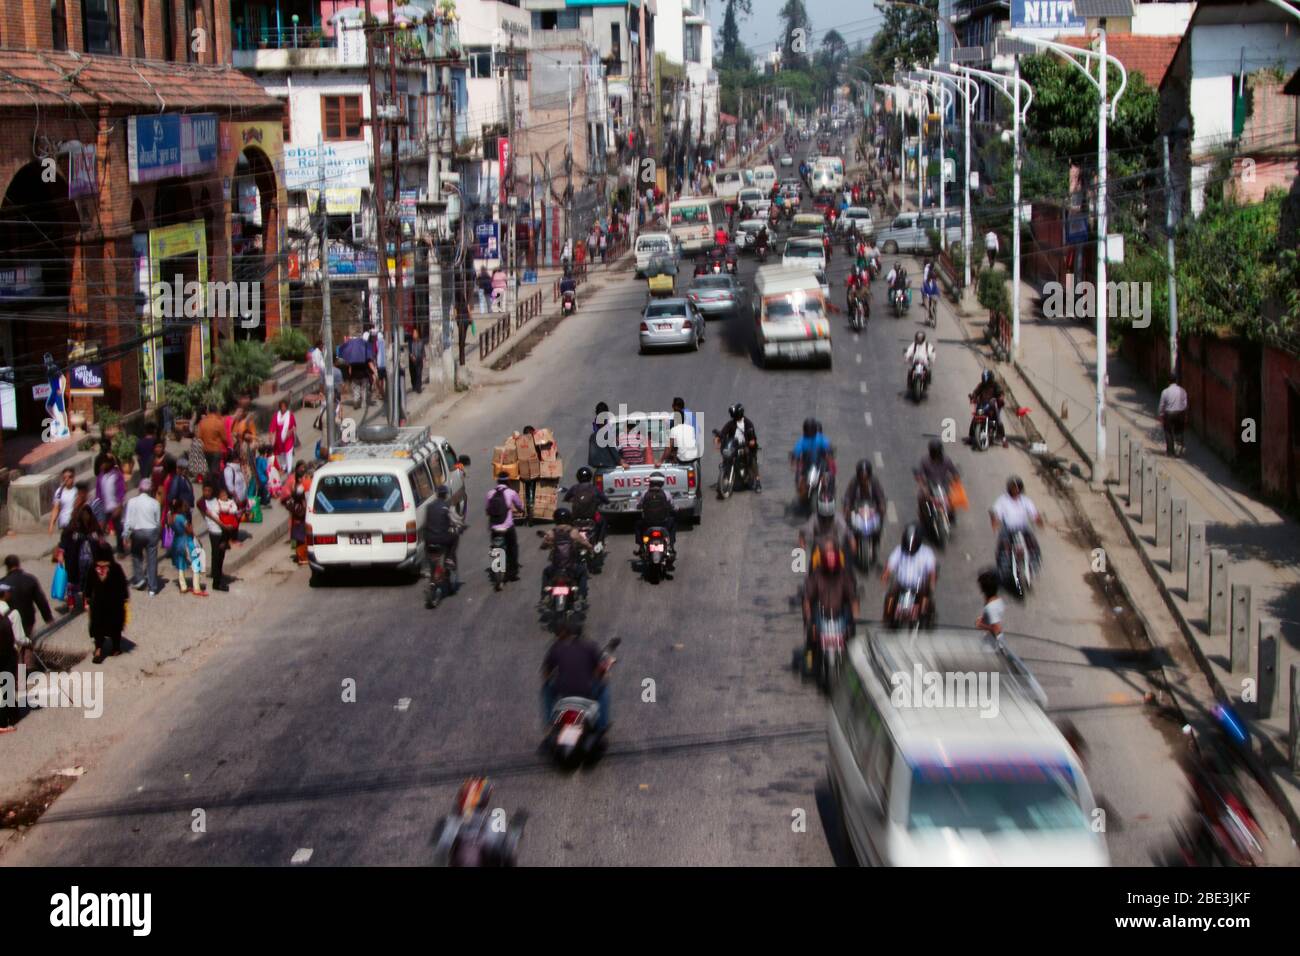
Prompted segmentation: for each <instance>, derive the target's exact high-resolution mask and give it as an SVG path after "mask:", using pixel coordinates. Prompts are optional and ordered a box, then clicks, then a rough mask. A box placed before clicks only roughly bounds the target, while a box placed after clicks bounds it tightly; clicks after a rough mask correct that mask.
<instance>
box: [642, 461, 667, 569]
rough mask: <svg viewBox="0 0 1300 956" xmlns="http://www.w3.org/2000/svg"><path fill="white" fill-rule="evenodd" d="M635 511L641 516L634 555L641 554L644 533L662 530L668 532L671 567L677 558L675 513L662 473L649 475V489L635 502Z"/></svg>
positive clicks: (657, 472)
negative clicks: (653, 529) (656, 529)
mask: <svg viewBox="0 0 1300 956" xmlns="http://www.w3.org/2000/svg"><path fill="white" fill-rule="evenodd" d="M637 510H638V511H639V512H640V513H641V516H640V517H639V518H638V519H637V522H636V545H637V547H636V553H637V554H640V553H641V539H642V538H643V537H644V536H645V533H646V531H648V530H649V529H650V528H663V529H664V530H666V531H667V532H668V563H669V565H670V566H671V565H672V562H673V559H674V558H675V557H676V556H677V511H676V509H675V508H674V507H673V500H672V499H671V498H670V497H668V492H666V491H665V490H664V473H663V472H662V471H656V472H653V473H652V474H651V475H650V487H649V488H647V489H646V490H645V492H643V493H642V495H641V498H640V500H639V501H637Z"/></svg>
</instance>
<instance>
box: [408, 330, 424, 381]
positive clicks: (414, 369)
mask: <svg viewBox="0 0 1300 956" xmlns="http://www.w3.org/2000/svg"><path fill="white" fill-rule="evenodd" d="M406 354H407V357H408V358H409V359H410V364H411V391H413V392H415V394H416V395H419V394H420V392H422V391H423V390H424V339H422V338H420V330H419V329H418V328H416V327H412V328H411V338H410V341H408V342H407V344H406Z"/></svg>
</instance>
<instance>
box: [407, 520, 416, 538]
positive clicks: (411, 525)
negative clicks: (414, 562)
mask: <svg viewBox="0 0 1300 956" xmlns="http://www.w3.org/2000/svg"><path fill="white" fill-rule="evenodd" d="M406 543H407V544H415V522H414V521H408V522H406Z"/></svg>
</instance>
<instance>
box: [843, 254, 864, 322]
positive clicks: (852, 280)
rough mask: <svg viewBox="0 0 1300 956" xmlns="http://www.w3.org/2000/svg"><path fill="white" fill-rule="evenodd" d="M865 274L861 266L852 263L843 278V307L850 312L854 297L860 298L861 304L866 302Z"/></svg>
mask: <svg viewBox="0 0 1300 956" xmlns="http://www.w3.org/2000/svg"><path fill="white" fill-rule="evenodd" d="M866 294H867V276H866V273H865V272H864V271H863V270H862V267H861V266H859V265H857V264H854V265H853V267H852V268H850V269H849V274H848V277H847V278H846V279H845V280H844V308H845V309H846V310H847V311H848V312H849V313H850V314H852V312H853V302H854V300H855V299H862V300H863V305H864V306H865V305H866V303H867V300H866Z"/></svg>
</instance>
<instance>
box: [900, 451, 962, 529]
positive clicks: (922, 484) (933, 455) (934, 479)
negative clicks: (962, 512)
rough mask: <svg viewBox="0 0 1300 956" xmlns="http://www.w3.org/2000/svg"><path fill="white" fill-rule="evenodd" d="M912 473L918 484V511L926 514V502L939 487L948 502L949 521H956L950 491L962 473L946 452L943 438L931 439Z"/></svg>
mask: <svg viewBox="0 0 1300 956" xmlns="http://www.w3.org/2000/svg"><path fill="white" fill-rule="evenodd" d="M912 474H913V475H914V476H915V477H916V483H917V486H918V491H917V499H916V508H917V513H918V514H925V503H926V501H927V500H928V499H929V497H930V494H931V489H933V488H938V489H939V490H940V491H942V492H943V497H944V500H945V501H946V502H947V503H948V521H949V522H950V523H956V521H957V512H956V510H955V509H954V508H953V506H952V495H951V494H950V491H951V489H952V484H953V482H954V481H958V480H960V478H961V475H960V474H959V473H958V472H957V466H956V465H954V464H953V463H952V459H951V458H949V457H948V456H947V455H945V454H944V452H943V442H942V441H941V440H939V439H938V438H931V439H930V445H929V448H928V451H927V454H926V456H925V457H924V458H922V459H921V463H920V464H919V465H917V466H916V468H915V469H914V470H913V472H912Z"/></svg>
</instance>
